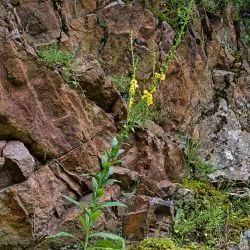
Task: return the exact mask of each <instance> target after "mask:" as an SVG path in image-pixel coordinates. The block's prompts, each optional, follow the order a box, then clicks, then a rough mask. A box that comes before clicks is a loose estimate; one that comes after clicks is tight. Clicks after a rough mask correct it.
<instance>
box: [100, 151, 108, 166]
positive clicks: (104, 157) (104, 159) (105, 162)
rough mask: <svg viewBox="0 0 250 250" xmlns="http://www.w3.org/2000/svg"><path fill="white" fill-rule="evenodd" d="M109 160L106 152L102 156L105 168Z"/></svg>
mask: <svg viewBox="0 0 250 250" xmlns="http://www.w3.org/2000/svg"><path fill="white" fill-rule="evenodd" d="M107 162H108V156H107V154H106V153H104V154H103V155H102V156H101V165H102V167H103V168H105V166H106V164H107Z"/></svg>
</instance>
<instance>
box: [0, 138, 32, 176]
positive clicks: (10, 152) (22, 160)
mask: <svg viewBox="0 0 250 250" xmlns="http://www.w3.org/2000/svg"><path fill="white" fill-rule="evenodd" d="M2 156H3V157H4V158H5V159H8V160H11V161H12V162H13V163H15V164H17V166H18V168H19V169H20V171H21V172H22V174H23V176H24V177H25V178H26V179H28V177H29V176H30V175H31V174H32V173H33V171H34V167H35V160H34V158H33V157H32V155H31V154H30V153H29V151H28V149H27V148H26V147H25V145H24V144H23V143H22V142H20V141H9V142H7V144H6V146H5V147H4V148H3V153H2Z"/></svg>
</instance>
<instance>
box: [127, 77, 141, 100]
mask: <svg viewBox="0 0 250 250" xmlns="http://www.w3.org/2000/svg"><path fill="white" fill-rule="evenodd" d="M138 87H139V86H138V84H137V80H136V79H132V80H131V81H130V88H129V93H130V96H133V95H134V94H135V91H136V89H137V88H138Z"/></svg>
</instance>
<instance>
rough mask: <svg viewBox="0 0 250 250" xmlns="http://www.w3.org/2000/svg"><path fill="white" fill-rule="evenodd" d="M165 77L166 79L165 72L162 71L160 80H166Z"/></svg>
mask: <svg viewBox="0 0 250 250" xmlns="http://www.w3.org/2000/svg"><path fill="white" fill-rule="evenodd" d="M165 79H166V76H165V74H163V73H161V74H160V80H161V81H164V80H165Z"/></svg>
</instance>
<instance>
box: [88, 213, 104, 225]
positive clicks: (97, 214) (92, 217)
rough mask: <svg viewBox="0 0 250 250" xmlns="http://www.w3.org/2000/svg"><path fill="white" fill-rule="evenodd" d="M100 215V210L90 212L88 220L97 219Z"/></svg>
mask: <svg viewBox="0 0 250 250" xmlns="http://www.w3.org/2000/svg"><path fill="white" fill-rule="evenodd" d="M101 215H102V212H101V210H96V211H95V212H94V213H92V214H91V215H90V217H89V220H90V221H91V222H93V221H95V220H97V219H98V218H99V217H100V216H101Z"/></svg>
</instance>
